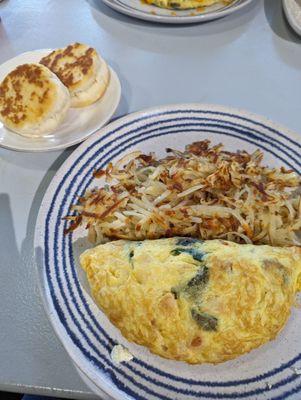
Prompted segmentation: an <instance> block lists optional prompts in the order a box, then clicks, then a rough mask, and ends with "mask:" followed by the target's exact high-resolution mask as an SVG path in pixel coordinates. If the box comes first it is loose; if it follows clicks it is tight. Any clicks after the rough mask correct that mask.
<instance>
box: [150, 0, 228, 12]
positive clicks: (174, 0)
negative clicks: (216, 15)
mask: <svg viewBox="0 0 301 400" xmlns="http://www.w3.org/2000/svg"><path fill="white" fill-rule="evenodd" d="M233 1H234V0H222V1H221V0H145V2H146V3H148V4H153V5H155V6H158V7H161V8H169V9H178V10H185V9H190V8H198V7H200V8H202V7H207V6H213V5H215V4H221V3H222V4H223V5H228V4H230V3H233Z"/></svg>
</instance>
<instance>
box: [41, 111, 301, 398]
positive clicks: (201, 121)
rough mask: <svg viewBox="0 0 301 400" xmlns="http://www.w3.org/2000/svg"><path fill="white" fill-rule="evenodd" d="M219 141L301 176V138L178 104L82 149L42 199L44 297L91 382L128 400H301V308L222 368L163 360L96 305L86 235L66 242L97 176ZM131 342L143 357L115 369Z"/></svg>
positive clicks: (251, 119) (133, 119) (137, 117)
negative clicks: (130, 159)
mask: <svg viewBox="0 0 301 400" xmlns="http://www.w3.org/2000/svg"><path fill="white" fill-rule="evenodd" d="M203 139H210V140H211V141H212V143H213V144H217V143H220V142H222V143H224V145H225V147H226V149H227V150H231V151H235V150H237V149H246V150H247V151H249V152H251V151H254V150H255V149H257V148H260V149H261V150H262V151H263V152H264V156H265V158H264V162H265V163H267V164H269V165H271V166H278V167H279V166H281V165H284V166H285V167H287V168H290V169H293V170H295V171H300V166H301V158H300V151H301V144H300V137H298V136H297V135H296V134H294V133H292V132H291V131H289V130H288V129H286V128H283V127H281V126H279V125H277V124H275V123H272V122H270V121H268V120H266V119H265V118H262V117H259V116H255V115H253V114H249V113H247V112H244V111H239V110H234V109H228V108H225V107H219V106H212V105H198V104H189V105H174V106H165V107H158V108H153V109H150V110H146V111H143V112H139V113H135V114H131V115H129V116H126V117H124V118H121V119H119V120H117V121H114V122H113V123H111V124H109V125H108V126H106V127H105V128H103V129H101V130H99V131H98V132H97V133H95V134H94V135H93V136H91V137H90V138H89V139H88V140H87V141H85V142H84V143H83V144H81V145H80V146H79V147H78V148H77V149H76V150H75V151H74V152H73V153H72V155H71V156H70V157H69V159H68V160H67V161H66V162H65V163H64V165H63V166H62V167H61V168H60V170H59V171H58V172H57V174H56V175H55V177H54V179H53V181H52V183H51V184H50V186H49V188H48V190H47V193H46V194H45V197H44V199H43V201H42V206H41V209H40V211H39V215H38V219H37V227H36V235H35V251H36V259H37V266H38V271H39V276H40V282H41V288H42V296H43V299H44V301H45V306H46V310H47V314H48V316H49V318H50V320H51V322H52V324H53V327H54V329H55V331H56V333H57V335H58V337H59V338H60V340H61V341H62V343H63V345H64V346H65V348H66V350H67V352H68V353H69V355H70V356H71V358H72V360H73V362H74V363H75V365H76V366H77V368H78V369H79V370H80V371H81V374H82V376H85V377H86V379H85V381H86V382H91V387H93V389H94V391H95V392H97V393H101V391H104V392H105V393H106V394H108V395H110V396H111V397H112V398H114V399H118V400H133V399H135V400H138V399H139V400H195V399H249V400H251V399H252V400H255V399H256V400H264V399H270V400H271V399H273V400H280V399H284V398H285V399H286V398H289V399H294V400H300V398H301V397H300V396H301V375H300V371H301V343H300V332H301V311H300V310H298V309H293V310H292V315H291V318H290V320H289V321H288V323H287V325H286V327H285V328H284V330H283V331H282V332H281V333H280V334H279V336H278V337H277V339H276V340H274V341H272V342H270V343H268V344H266V345H264V346H262V347H260V348H258V349H256V350H253V351H252V352H251V353H249V354H247V355H244V356H241V357H239V358H237V359H235V360H233V361H228V362H225V363H222V364H219V365H215V366H214V365H208V364H207V365H194V366H193V365H188V364H185V363H183V362H177V361H171V360H166V359H163V358H161V357H159V356H155V355H153V354H151V353H150V352H149V351H148V350H147V349H146V348H144V347H142V346H138V345H135V344H133V343H129V342H128V341H127V340H126V339H125V338H123V337H122V336H121V334H120V332H119V331H118V329H116V328H115V327H114V326H113V325H112V324H111V323H110V322H109V321H108V319H107V318H106V316H105V315H104V314H103V313H102V312H101V311H100V310H99V309H98V308H97V307H96V305H95V304H94V302H93V300H92V299H91V297H90V295H89V290H88V288H87V285H86V281H85V277H84V274H83V273H82V271H81V270H80V269H79V265H78V257H79V254H80V253H81V252H82V251H84V250H85V249H86V248H87V247H89V244H88V243H87V240H86V238H85V236H86V232H85V231H84V230H83V229H82V230H81V229H79V230H76V231H75V232H74V233H73V234H71V235H67V236H66V235H64V229H65V228H66V221H64V220H62V218H63V217H64V216H65V215H67V214H68V213H70V206H71V205H72V204H74V203H75V202H76V199H77V197H78V196H81V195H82V194H83V193H84V191H85V190H86V189H87V188H89V187H93V186H94V183H93V179H92V172H93V170H94V169H96V168H104V167H105V166H106V165H107V164H108V163H109V162H111V161H112V162H114V161H116V160H117V159H119V158H120V157H122V156H123V155H125V154H126V153H128V152H130V151H133V150H134V149H140V150H142V151H143V152H147V153H148V152H151V151H154V152H156V153H157V154H158V155H159V156H163V155H164V149H165V148H166V147H172V148H177V149H180V150H182V149H183V148H184V146H185V145H186V144H188V143H191V142H193V141H197V140H203ZM116 343H121V344H122V345H124V346H125V347H126V348H128V349H129V351H130V352H131V353H132V354H133V356H134V359H133V360H132V361H129V362H127V363H123V364H120V365H115V364H114V363H113V362H112V360H111V358H110V352H111V350H112V348H113V346H114V345H115V344H116Z"/></svg>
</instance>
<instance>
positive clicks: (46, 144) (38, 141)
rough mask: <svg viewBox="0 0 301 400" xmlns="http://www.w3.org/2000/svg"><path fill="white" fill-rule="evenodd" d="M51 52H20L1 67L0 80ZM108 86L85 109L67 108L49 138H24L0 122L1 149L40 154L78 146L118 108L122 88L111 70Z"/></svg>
mask: <svg viewBox="0 0 301 400" xmlns="http://www.w3.org/2000/svg"><path fill="white" fill-rule="evenodd" d="M49 52H51V50H46V49H44V50H35V51H30V52H27V53H22V54H20V55H19V56H17V57H14V58H11V59H10V60H8V61H6V62H5V63H3V64H2V65H0V81H2V80H3V79H4V78H5V76H6V75H7V74H8V73H9V72H10V71H12V70H13V69H14V68H16V67H17V66H18V65H20V64H25V63H37V62H39V60H40V59H41V58H42V57H44V56H45V55H47V54H49ZM110 72H111V77H110V83H109V86H108V87H107V90H106V92H105V94H104V95H103V97H102V98H101V99H99V100H98V101H96V102H95V103H94V104H91V105H90V106H88V107H82V108H70V109H69V110H68V112H67V116H66V117H65V119H64V121H63V122H62V124H61V125H60V126H59V127H58V128H57V129H56V130H55V131H54V132H53V133H51V134H50V135H47V136H45V137H41V138H34V139H33V138H27V137H25V136H21V135H19V134H18V133H15V132H12V131H11V130H9V129H7V128H5V127H4V126H3V124H2V123H1V122H0V147H1V146H2V147H5V148H7V149H11V150H17V151H30V152H42V151H52V150H59V149H64V148H66V147H70V146H73V145H74V144H77V143H80V142H82V141H83V140H85V139H86V138H87V137H88V136H90V135H91V134H92V133H93V132H95V131H96V130H97V129H99V128H101V127H102V126H104V125H105V124H106V123H107V122H108V121H109V120H110V119H111V117H112V115H113V114H114V112H115V111H116V108H117V107H118V104H119V101H120V96H121V86H120V82H119V79H118V76H117V74H116V73H115V71H113V69H112V68H110Z"/></svg>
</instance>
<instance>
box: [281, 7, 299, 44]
mask: <svg viewBox="0 0 301 400" xmlns="http://www.w3.org/2000/svg"><path fill="white" fill-rule="evenodd" d="M282 4H283V9H284V12H285V15H286V18H287V20H288V22H289V24H290V25H291V27H292V28H293V29H294V31H295V32H296V33H297V34H298V35H300V36H301V0H282Z"/></svg>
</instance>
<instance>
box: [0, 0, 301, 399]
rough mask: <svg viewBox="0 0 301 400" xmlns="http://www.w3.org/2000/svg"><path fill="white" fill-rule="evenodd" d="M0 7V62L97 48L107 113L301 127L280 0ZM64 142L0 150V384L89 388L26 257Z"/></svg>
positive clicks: (65, 390)
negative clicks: (222, 117)
mask: <svg viewBox="0 0 301 400" xmlns="http://www.w3.org/2000/svg"><path fill="white" fill-rule="evenodd" d="M0 16H1V22H0V63H1V62H4V61H6V60H7V59H9V58H11V57H14V56H15V55H17V54H19V53H21V52H24V51H29V50H34V49H40V48H55V47H60V46H64V45H66V44H69V43H71V42H74V41H80V42H84V43H87V44H89V45H91V46H94V47H95V48H96V49H97V50H99V51H100V52H101V53H102V54H103V56H104V57H105V58H106V59H107V60H108V62H109V63H110V64H111V66H112V67H113V68H114V69H115V71H116V72H117V73H118V74H119V77H120V80H121V84H122V93H123V94H122V100H121V103H120V106H119V108H118V110H117V113H116V115H115V117H116V116H121V115H123V114H126V113H129V112H132V111H136V110H139V109H143V108H145V107H149V106H155V105H159V104H167V103H180V102H181V103H182V102H204V103H217V104H223V105H228V106H234V107H237V108H244V109H248V110H250V111H253V112H255V113H258V114H262V115H265V116H267V117H269V118H271V119H273V120H275V121H277V122H280V123H282V124H284V125H287V126H288V127H289V128H291V129H293V130H295V131H301V117H300V114H301V45H300V44H301V40H300V38H298V37H297V36H296V35H295V34H294V33H293V32H292V31H291V29H290V28H289V27H288V26H287V23H286V21H285V18H284V16H283V13H282V8H281V0H257V1H256V0H255V1H254V3H253V4H252V5H250V6H248V7H247V8H246V9H244V10H243V11H241V12H240V13H238V14H235V15H233V16H230V17H227V18H225V19H221V20H218V21H215V22H210V23H206V24H203V25H186V26H167V25H156V24H150V23H146V22H145V23H144V22H142V21H138V20H134V19H131V18H129V17H126V16H123V15H119V14H117V13H116V12H114V11H112V10H110V9H109V8H107V7H106V6H105V5H103V4H102V2H101V0H94V1H92V0H91V1H88V2H87V1H84V0H47V1H46V0H44V1H43V0H4V1H3V2H2V3H1V4H0ZM300 137H301V136H300ZM71 152H72V148H71V149H68V150H66V151H64V152H54V153H43V154H29V153H28V154H27V153H17V152H13V151H8V150H4V149H0V260H1V261H0V304H1V306H0V321H1V328H0V360H1V363H0V390H11V391H20V392H31V393H38V394H45V395H57V396H61V397H70V398H73V399H90V398H95V396H93V395H92V393H91V391H90V390H89V389H88V388H87V387H86V386H85V385H84V383H82V382H81V380H80V378H79V376H78V375H77V373H76V371H75V369H74V367H73V366H72V363H71V361H70V360H69V358H68V356H67V354H66V352H65V350H64V349H63V347H62V346H61V344H60V343H59V341H58V339H57V338H56V336H55V334H54V332H53V330H52V328H51V326H50V324H49V322H48V320H47V318H46V316H45V313H44V310H43V307H42V303H41V300H40V296H39V291H38V287H37V277H36V273H35V267H34V260H33V235H34V228H35V221H36V216H37V212H38V209H39V206H40V204H41V201H42V198H43V195H44V192H45V190H46V188H47V186H48V184H49V182H50V180H51V178H52V177H53V175H54V174H55V172H56V171H57V169H58V168H59V166H60V165H61V164H62V163H63V161H64V160H65V159H66V158H67V157H68V155H69V154H70V153H71Z"/></svg>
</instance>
